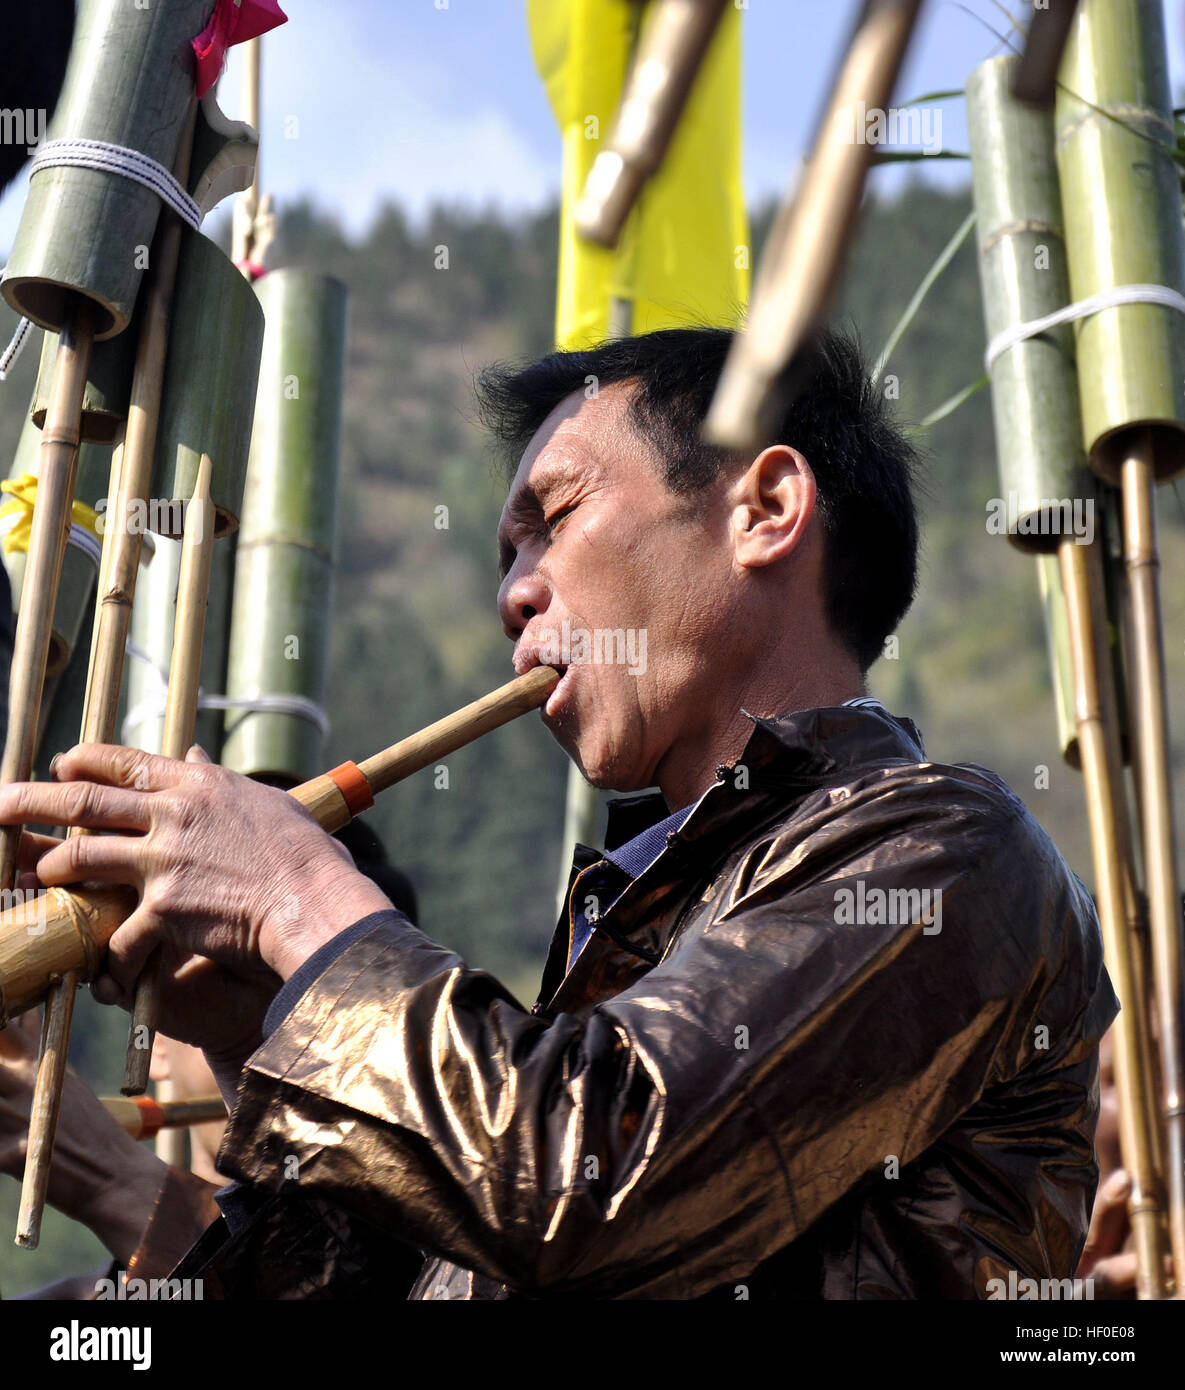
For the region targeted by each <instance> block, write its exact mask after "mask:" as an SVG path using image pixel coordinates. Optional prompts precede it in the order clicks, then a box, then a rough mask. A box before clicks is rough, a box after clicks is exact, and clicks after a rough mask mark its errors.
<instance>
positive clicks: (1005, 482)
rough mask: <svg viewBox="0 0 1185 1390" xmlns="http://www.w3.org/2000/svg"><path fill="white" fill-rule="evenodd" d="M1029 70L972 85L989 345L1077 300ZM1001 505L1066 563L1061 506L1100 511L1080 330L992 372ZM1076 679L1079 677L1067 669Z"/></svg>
mask: <svg viewBox="0 0 1185 1390" xmlns="http://www.w3.org/2000/svg"><path fill="white" fill-rule="evenodd" d="M1018 61H1019V60H1018V59H1017V58H1015V57H1013V56H1007V57H1000V58H990V59H989V60H988V61H987V62H986V63H982V64H980V66H979V67H977V68H976V69H975V71H974V72H973V73H972V74H971V76H970V78H969V79H968V81H967V128H968V133H969V135H970V139H971V153H972V160H973V162H972V175H973V187H974V196H975V207H976V211H977V213H978V244H979V279H980V286H981V289H982V292H983V306H984V319H985V324H986V328H987V336H988V339H989V340H990V339H992V338H994V337H995V336H996V335H997V334H998V333H1001V332H1004V331H1005V330H1007V329H1011V328H1015V327H1016V326H1017V325H1018V324H1022V323H1025V322H1028V321H1029V320H1032V319H1037V318H1042V317H1044V316H1045V315H1046V314H1049V313H1052V312H1053V311H1054V310H1056V309H1061V308H1062V307H1064V306H1065V305H1066V304H1067V303H1068V302H1069V298H1070V285H1069V273H1068V270H1067V265H1066V246H1065V238H1064V233H1063V224H1062V208H1061V197H1060V195H1059V190H1058V182H1057V168H1056V164H1055V160H1054V147H1053V117H1052V114H1051V113H1050V112H1048V111H1044V110H1040V109H1037V108H1034V107H1031V106H1028V105H1026V104H1024V103H1022V102H1021V101H1019V100H1018V99H1017V98H1016V97H1014V96H1013V95H1012V84H1013V81H1014V78H1015V74H1016V69H1017V63H1018ZM990 375H991V382H992V412H993V418H994V421H995V430H996V459H997V467H998V472H999V480H1000V491H1001V494H1002V496H1001V499H1000V500H1002V501H1003V502H1004V503H1005V504H1006V510H1007V514H1008V518H1009V522H1010V527H1011V525H1012V523H1013V522H1014V523H1015V528H1014V529H1010V530H1009V532H1008V536H1009V540H1011V541H1012V542H1013V544H1014V545H1016V546H1018V547H1019V548H1020V549H1022V550H1030V551H1034V550H1035V551H1043V552H1047V553H1053V552H1056V550H1057V547H1058V542H1059V540H1060V539H1061V536H1062V534H1064V533H1065V531H1066V530H1068V524H1067V523H1068V522H1069V520H1071V519H1072V518H1068V517H1067V516H1066V515H1065V513H1064V512H1063V511H1062V510H1061V509H1060V508H1059V506H1058V504H1059V502H1064V503H1070V504H1073V503H1078V504H1079V515H1080V516H1085V515H1087V513H1086V511H1085V508H1086V507H1087V506H1089V508H1090V513H1091V514H1093V512H1094V510H1095V495H1094V494H1095V488H1094V482H1093V479H1092V477H1091V474H1090V472H1089V470H1088V469H1087V467H1086V458H1085V450H1084V449H1083V446H1082V424H1081V420H1080V418H1079V412H1078V373H1077V369H1076V367H1075V362H1074V339H1073V332H1072V330H1071V328H1070V327H1069V325H1063V326H1062V327H1059V328H1053V329H1050V330H1048V331H1047V332H1045V333H1042V334H1041V335H1040V336H1039V337H1033V338H1026V339H1024V340H1023V341H1021V342H1019V343H1017V344H1015V345H1014V346H1013V347H1011V348H1009V349H1008V350H1007V351H1006V352H1004V353H1002V354H1001V355H1000V356H999V357H997V358H996V360H995V362H994V364H993V365H992V368H991V373H990ZM1067 669H1068V668H1067Z"/></svg>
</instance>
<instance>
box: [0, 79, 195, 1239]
mask: <svg viewBox="0 0 1185 1390" xmlns="http://www.w3.org/2000/svg"><path fill="white" fill-rule="evenodd" d="M196 120H197V104H196V102H194V103H191V105H190V110H189V115H188V117H187V119H186V121H185V123H184V125H183V127H182V132H181V138H180V143H179V145H178V151H177V159H176V163H175V166H174V171H173V172H174V174H175V176H176V178H177V181H178V182H179V183H181V184H182V185H183V186H184V185H185V184H186V182H187V181H188V178H189V165H190V159H191V156H192V152H193V132H194V126H195V123H196ZM181 231H182V227H181V222H180V219H179V218H178V217H177V216H176V215H175V214H172V213H169V212H167V211H166V212H164V213H162V215H161V224H160V228H159V230H158V232H157V236H156V239H155V241H154V243H153V249H152V256H151V260H150V263H149V270H148V275H147V278H146V281H145V284H144V290H143V293H144V294H145V296H146V301H145V306H144V309H145V312H144V320H143V324H142V326H141V329H140V338H139V341H138V342H137V344H136V363H135V368H134V371H133V375H132V390H131V399H130V401H129V404H128V419H127V426H126V429H125V432H124V447H123V456H122V459H121V464H120V469H119V484H120V486H119V494H118V497H117V499H116V500H115V505H114V508H113V512H114V520H113V519H112V513H111V512H110V511H109V513H108V520H107V529H106V531H105V532H104V536H103V557H102V561H101V565H100V577H101V578H102V579H103V581H104V583H103V585H102V587H101V588H100V590H99V591H98V592H97V594H96V598H95V626H94V634H93V638H92V642H91V661H90V669H89V671H88V674H87V688H86V703H85V705H84V708H83V716H82V742H84V743H111V742H113V741H114V738H115V723H116V717H117V714H118V710H119V692H120V685H121V683H122V680H123V661H124V653H125V650H126V644H127V635H128V625H129V621H130V618H131V606H132V599H133V598H134V596H135V592H136V574H137V571H138V570H139V567H140V550H141V545H142V542H143V537H142V535H141V533H140V531H139V529H138V528H133V527H131V526H129V525H128V518H129V516H130V515H131V507H132V504H133V503H134V502H135V501H137V500H139V501H141V502H144V501H146V500H147V497H148V491H149V488H150V487H151V485H152V466H153V461H154V457H155V451H156V432H157V423H158V420H159V418H160V401H161V387H162V379H163V376H164V364H165V353H166V350H167V348H168V340H169V320H170V311H171V306H172V299H173V286H174V282H175V281H176V277H177V261H178V257H179V256H180V251H181ZM47 424H48V420H47ZM113 471H114V469H113ZM109 549H110V554H109V553H108V551H109ZM31 558H32V557H31V556H30V559H31ZM26 573H27V571H26ZM71 833H77V832H73V831H72V832H71ZM77 986H78V978H77V977H76V976H75V975H73V974H72V973H70V972H67V973H66V974H64V975H62V977H61V979H60V981H58V982H57V983H56V985H55V987H54V989H53V990H52V991H51V992H50V994H49V996H48V998H47V1000H46V1009H47V1010H48V1011H49V1013H51V1014H53V1016H54V1017H53V1019H52V1026H51V1020H50V1019H48V1018H47V1021H46V1027H45V1029H44V1032H43V1036H44V1037H46V1038H53V1037H59V1036H60V1037H62V1038H63V1040H64V1042H63V1046H62V1047H60V1048H58V1049H56V1050H51V1051H46V1052H44V1053H43V1054H42V1056H41V1057H40V1059H39V1060H38V1064H37V1081H36V1084H35V1087H34V1091H33V1108H32V1112H31V1114H30V1121H29V1147H28V1155H27V1157H26V1159H25V1175H24V1179H23V1181H22V1184H21V1207H20V1214H19V1216H18V1218H17V1235H16V1242H17V1244H18V1245H22V1246H24V1247H25V1248H27V1249H36V1246H37V1243H38V1241H39V1240H40V1236H41V1216H42V1212H43V1211H44V1209H45V1193H46V1190H47V1188H48V1185H49V1168H50V1162H51V1160H52V1157H53V1136H54V1130H55V1128H56V1124H57V1112H58V1106H59V1104H60V1100H61V1091H62V1084H63V1081H64V1080H65V1075H66V1052H67V1049H68V1044H69V1034H70V1013H71V1012H72V1011H73V1000H72V999H71V1000H70V1003H69V1004H67V1002H66V997H67V995H72V994H73V991H74V990H75V989H76V988H77Z"/></svg>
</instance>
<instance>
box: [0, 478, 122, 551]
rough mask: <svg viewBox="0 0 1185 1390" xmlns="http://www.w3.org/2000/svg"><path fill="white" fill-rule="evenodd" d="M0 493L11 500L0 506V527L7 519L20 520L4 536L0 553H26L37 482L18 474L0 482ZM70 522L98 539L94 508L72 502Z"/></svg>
mask: <svg viewBox="0 0 1185 1390" xmlns="http://www.w3.org/2000/svg"><path fill="white" fill-rule="evenodd" d="M0 492H7V493H8V494H9V496H10V497H11V498H12V500H11V501H10V502H4V503H2V504H0V526H3V524H4V521H5V519H6V518H7V517H10V516H19V517H20V520H19V521H17V523H16V524H15V525H14V526H13V527H12V528H11V529H10V530H7V531H5V533H4V537H3V539H4V553H5V555H23V554H26V553H27V552H28V549H29V536H30V534H31V533H32V530H33V508H34V506H35V505H36V502H37V479H36V477H35V476H34V474H32V473H22V474H21V475H20V477H19V478H9V479H8V480H7V481H6V482H0ZM71 520H72V521H73V522H74V524H75V526H81V527H82V528H83V529H84V530H87V531H89V532H90V533H91V535H92V536H94V537H96V539H98V540H100V541H101V540H102V532H100V530H99V514H98V512H96V511H95V509H94V507H88V506H87V504H86V503H85V502H75V503H74V505H73V507H72V508H71Z"/></svg>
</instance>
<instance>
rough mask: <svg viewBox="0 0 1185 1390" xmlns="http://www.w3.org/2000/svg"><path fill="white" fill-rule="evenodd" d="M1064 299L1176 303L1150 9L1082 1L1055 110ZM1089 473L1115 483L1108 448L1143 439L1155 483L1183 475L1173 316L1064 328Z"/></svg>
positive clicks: (1179, 278) (1142, 3)
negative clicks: (1129, 291) (1143, 294)
mask: <svg viewBox="0 0 1185 1390" xmlns="http://www.w3.org/2000/svg"><path fill="white" fill-rule="evenodd" d="M1056 129H1057V151H1058V155H1057V162H1058V172H1059V175H1060V178H1061V189H1062V203H1063V206H1064V209H1065V219H1066V241H1067V245H1068V246H1069V251H1070V289H1071V292H1072V294H1073V297H1074V299H1075V300H1081V299H1086V298H1087V297H1089V296H1090V295H1094V294H1099V293H1100V292H1102V291H1105V290H1109V289H1112V288H1114V287H1115V286H1116V285H1126V284H1154V285H1165V286H1167V287H1168V288H1170V289H1174V290H1177V291H1178V292H1179V293H1185V225H1183V224H1182V218H1181V183H1180V177H1179V171H1178V169H1177V167H1176V164H1175V162H1174V159H1173V153H1172V150H1173V145H1174V142H1175V134H1174V128H1173V116H1172V102H1171V100H1170V96H1169V75H1168V64H1167V59H1166V56H1165V38H1164V14H1163V9H1162V7H1161V5H1160V4H1159V0H1102V3H1100V2H1099V0H1083V3H1082V4H1081V5H1080V7H1079V13H1078V16H1077V18H1076V19H1075V22H1074V25H1073V28H1072V29H1071V32H1070V40H1069V43H1068V45H1067V47H1066V53H1065V58H1064V60H1063V65H1062V72H1061V84H1060V87H1059V91H1058V98H1057V107H1056ZM1075 331H1076V335H1077V344H1078V372H1079V391H1080V398H1081V409H1082V420H1083V432H1084V435H1085V439H1086V447H1087V451H1088V453H1089V455H1090V463H1091V467H1093V468H1094V469H1095V470H1096V472H1098V473H1099V474H1101V475H1102V476H1103V477H1104V478H1106V479H1107V480H1108V481H1109V482H1117V481H1118V473H1119V464H1120V460H1119V457H1118V452H1117V451H1119V450H1120V449H1121V448H1122V443H1123V441H1122V439H1121V438H1117V436H1121V435H1122V434H1123V432H1125V431H1127V430H1129V429H1131V428H1132V427H1133V426H1139V425H1150V426H1152V427H1153V428H1154V431H1155V460H1154V464H1155V469H1156V473H1157V476H1158V478H1161V479H1163V478H1168V477H1172V476H1173V475H1174V474H1176V473H1178V472H1179V471H1180V470H1181V469H1182V468H1183V467H1185V424H1183V423H1182V422H1183V421H1185V318H1183V316H1182V315H1181V314H1179V313H1177V312H1175V311H1174V310H1172V309H1168V308H1163V307H1161V306H1159V305H1155V304H1130V305H1122V306H1118V307H1116V308H1112V309H1105V310H1104V311H1103V312H1101V313H1098V314H1094V315H1092V316H1091V317H1090V318H1086V319H1082V320H1080V321H1079V322H1078V324H1077V325H1076V328H1075Z"/></svg>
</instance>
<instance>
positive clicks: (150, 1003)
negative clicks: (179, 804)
mask: <svg viewBox="0 0 1185 1390" xmlns="http://www.w3.org/2000/svg"><path fill="white" fill-rule="evenodd" d="M212 471H213V466H212V464H211V461H210V455H209V454H203V455H202V458H201V462H200V464H199V466H198V474H197V482H196V484H195V486H194V490H193V497H192V499H191V500H190V503H189V506H188V507H187V509H186V514H185V539H184V541H183V543H182V546H181V571H180V574H179V576H178V580H177V622H176V626H175V628H174V630H173V659H172V662H171V663H170V665H169V697H168V702H167V704H166V706H165V727H164V734H163V736H162V740H161V752H162V753H163V754H164V756H165V757H166V758H178V759H181V758H184V757H185V755H186V753H187V752H188V751H189V748H190V746H191V744H192V743H193V729H194V723H195V721H196V719H197V701H198V683H199V680H200V678H201V667H202V638H203V637H204V635H205V628H206V604H207V601H208V597H209V592H210V562H211V559H212V558H213V552H214V503H213V500H212V499H211V496H210V480H211V474H212ZM160 986H161V980H160V961H159V955H154V956H153V957H152V959H151V960H149V962H148V964H147V966H146V967H145V970H144V973H143V975H142V976H141V978H140V981H139V983H138V984H137V985H136V996H135V1000H134V1002H133V1005H132V1026H131V1028H130V1029H129V1030H128V1049H127V1058H126V1061H125V1063H124V1081H123V1087H122V1090H123V1093H124V1095H126V1096H138V1095H142V1094H143V1093H144V1091H145V1090H146V1089H147V1088H148V1066H149V1063H150V1061H151V1059H152V1041H153V1037H154V1036H155V1032H156V1024H157V1014H158V1012H159V1008H160Z"/></svg>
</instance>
